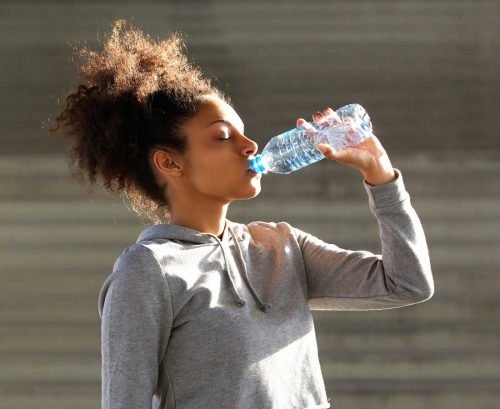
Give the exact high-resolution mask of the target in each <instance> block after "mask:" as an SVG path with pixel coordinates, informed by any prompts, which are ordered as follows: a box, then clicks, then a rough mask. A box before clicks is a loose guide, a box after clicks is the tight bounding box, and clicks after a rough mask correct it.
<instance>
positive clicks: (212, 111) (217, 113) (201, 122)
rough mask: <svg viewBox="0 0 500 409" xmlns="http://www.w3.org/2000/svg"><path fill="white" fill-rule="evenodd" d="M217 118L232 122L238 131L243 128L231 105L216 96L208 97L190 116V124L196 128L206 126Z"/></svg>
mask: <svg viewBox="0 0 500 409" xmlns="http://www.w3.org/2000/svg"><path fill="white" fill-rule="evenodd" d="M217 120H225V121H228V122H230V123H231V124H233V125H234V126H235V127H236V128H238V129H239V130H240V131H241V130H243V121H242V120H241V118H240V117H239V115H238V114H237V112H236V111H235V110H234V109H233V107H232V106H231V105H229V104H227V103H226V102H224V101H222V100H221V99H219V98H217V97H208V98H207V100H206V101H204V102H203V103H202V104H201V105H200V107H199V109H198V112H197V113H196V115H195V116H194V117H193V118H192V121H190V122H191V125H192V126H194V127H196V128H206V127H207V126H208V125H209V124H211V123H212V122H214V121H217Z"/></svg>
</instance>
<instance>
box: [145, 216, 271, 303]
mask: <svg viewBox="0 0 500 409" xmlns="http://www.w3.org/2000/svg"><path fill="white" fill-rule="evenodd" d="M237 230H238V225H237V224H236V223H233V222H231V221H229V220H227V219H226V224H225V226H224V230H223V233H222V238H219V237H217V236H216V235H215V234H212V233H204V232H200V231H197V230H193V229H190V228H188V227H184V226H181V225H178V224H169V223H162V224H154V225H152V226H149V227H146V228H145V229H144V230H143V231H142V232H141V233H140V234H139V237H138V238H137V241H136V243H139V242H141V241H148V240H155V239H167V240H172V241H175V242H177V243H183V244H186V245H190V244H213V245H214V246H218V247H219V248H220V250H221V252H222V256H223V258H224V273H225V274H226V275H227V277H228V279H229V282H230V285H231V291H232V293H233V295H234V299H235V302H236V304H238V305H239V306H241V307H243V306H244V305H246V303H247V301H246V300H245V299H244V298H243V297H242V296H241V295H240V293H239V292H238V288H237V287H236V285H235V283H234V280H233V274H234V273H236V274H238V273H239V272H231V271H230V269H231V265H230V263H229V262H228V258H229V257H232V253H231V250H230V243H231V242H232V243H233V244H234V247H235V249H236V256H237V258H238V260H239V261H240V264H241V266H242V267H243V269H242V272H241V274H242V277H243V279H244V280H245V282H246V284H247V285H248V288H249V290H250V293H251V294H252V295H253V297H254V299H255V301H256V303H257V305H258V306H259V308H260V309H261V310H262V311H264V312H266V311H269V310H270V309H271V308H272V304H271V303H266V302H263V301H262V299H261V298H260V297H259V295H258V294H257V291H256V290H255V288H254V286H253V285H252V283H251V281H250V278H249V277H248V272H247V266H246V263H245V259H244V257H243V254H242V251H241V247H240V243H239V241H242V240H243V238H242V237H238V232H237ZM240 236H241V235H240Z"/></svg>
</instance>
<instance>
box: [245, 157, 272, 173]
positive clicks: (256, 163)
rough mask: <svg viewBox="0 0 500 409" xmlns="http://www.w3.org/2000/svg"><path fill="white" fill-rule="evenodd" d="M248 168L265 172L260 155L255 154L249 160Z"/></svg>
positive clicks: (257, 171) (256, 171)
mask: <svg viewBox="0 0 500 409" xmlns="http://www.w3.org/2000/svg"><path fill="white" fill-rule="evenodd" d="M248 168H249V169H250V170H253V171H254V172H255V173H267V171H266V168H265V167H264V165H262V161H261V159H260V155H257V156H256V157H255V158H253V159H251V160H250V164H249V166H248Z"/></svg>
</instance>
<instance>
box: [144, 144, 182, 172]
mask: <svg viewBox="0 0 500 409" xmlns="http://www.w3.org/2000/svg"><path fill="white" fill-rule="evenodd" d="M152 160H153V165H154V167H155V168H156V171H157V172H159V173H161V174H164V175H168V176H174V177H175V176H182V174H183V165H184V161H183V160H182V157H181V155H180V154H178V153H176V152H173V151H167V150H157V151H155V153H154V154H153V158H152Z"/></svg>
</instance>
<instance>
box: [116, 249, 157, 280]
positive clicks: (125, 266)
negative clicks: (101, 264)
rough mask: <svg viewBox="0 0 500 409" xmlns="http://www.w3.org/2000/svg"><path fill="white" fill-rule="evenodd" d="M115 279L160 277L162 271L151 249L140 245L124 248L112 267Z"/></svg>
mask: <svg viewBox="0 0 500 409" xmlns="http://www.w3.org/2000/svg"><path fill="white" fill-rule="evenodd" d="M113 275H114V276H115V278H129V279H144V278H147V277H149V278H150V276H162V275H163V271H162V268H161V266H160V263H159V262H158V258H157V257H156V254H155V253H154V251H153V250H152V249H150V248H149V247H148V246H145V245H143V244H140V243H134V244H131V245H130V246H128V247H126V248H125V249H124V250H123V251H122V253H121V254H120V255H119V256H118V257H117V258H116V260H115V263H114V265H113Z"/></svg>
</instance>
